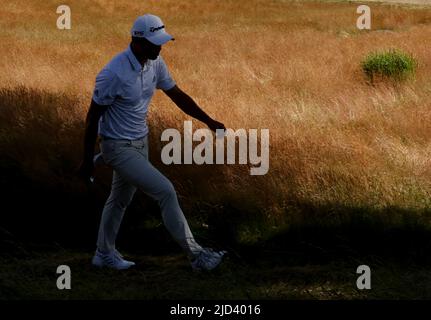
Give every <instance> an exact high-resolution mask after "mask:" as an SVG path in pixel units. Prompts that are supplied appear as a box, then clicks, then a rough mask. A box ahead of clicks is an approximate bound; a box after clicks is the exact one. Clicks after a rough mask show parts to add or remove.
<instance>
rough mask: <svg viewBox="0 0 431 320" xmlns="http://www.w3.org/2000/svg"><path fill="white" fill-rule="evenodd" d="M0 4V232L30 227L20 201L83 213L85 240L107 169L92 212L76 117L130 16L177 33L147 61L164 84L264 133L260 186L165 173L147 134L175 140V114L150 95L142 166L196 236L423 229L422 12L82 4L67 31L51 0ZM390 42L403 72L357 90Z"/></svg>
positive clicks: (427, 177)
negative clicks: (80, 175)
mask: <svg viewBox="0 0 431 320" xmlns="http://www.w3.org/2000/svg"><path fill="white" fill-rule="evenodd" d="M425 2H426V1H425ZM425 4H426V3H425ZM0 5H1V8H2V9H1V11H0V39H1V41H0V53H1V57H2V58H1V59H0V70H1V72H0V152H1V153H0V154H1V157H2V160H1V161H0V165H1V169H2V171H3V172H4V173H5V175H4V178H2V185H1V186H2V189H3V190H5V191H4V194H5V195H7V197H6V198H5V201H8V199H9V200H10V206H9V207H10V209H8V213H9V214H11V215H12V214H13V218H8V219H10V220H11V221H9V222H10V223H9V224H5V225H4V226H5V229H8V230H9V232H11V233H14V232H13V231H11V230H14V227H12V226H16V225H18V223H17V221H22V220H21V219H30V220H31V219H33V220H31V221H37V219H36V218H34V217H32V218H29V217H28V216H29V215H30V213H29V212H30V211H26V213H25V214H24V213H23V212H24V211H23V210H24V208H27V207H32V208H33V209H30V210H35V211H38V212H39V211H40V210H42V209H43V210H45V211H44V212H45V213H39V214H44V215H45V216H47V217H49V219H51V220H50V221H51V222H52V221H57V222H58V221H60V222H59V223H61V224H62V225H63V226H65V228H67V221H68V220H67V219H68V218H69V217H74V213H73V210H77V211H76V212H78V211H79V210H87V209H88V208H90V209H94V211H95V212H94V213H93V216H91V219H90V220H91V221H90V220H88V219H87V220H86V219H85V215H84V214H79V213H76V216H75V217H79V219H81V220H80V222H79V223H78V222H75V223H76V225H75V224H74V226H82V225H83V224H86V223H88V224H91V227H88V228H87V229H86V230H87V231H88V229H90V231H89V234H91V235H93V233H91V232H95V228H96V227H97V220H98V217H99V216H98V215H99V214H100V211H97V210H100V206H101V205H103V201H104V199H106V197H107V192H108V191H109V184H110V172H109V170H105V171H103V170H102V171H101V172H99V173H98V177H97V179H96V181H98V187H97V186H96V191H95V193H94V194H95V196H96V198H97V199H99V200H98V201H99V202H97V203H94V202H91V201H92V200H88V199H87V198H86V196H85V195H83V194H85V193H86V189H85V188H84V186H82V185H81V184H80V182H79V181H78V180H77V179H76V178H75V177H74V170H75V169H76V167H77V166H78V164H79V161H80V159H81V156H82V153H81V149H82V147H81V145H82V138H83V132H84V131H83V130H84V119H85V115H86V111H87V109H88V106H89V103H90V101H91V95H92V90H93V86H94V79H95V76H96V74H97V73H98V71H99V70H100V69H101V68H102V67H103V66H104V65H105V64H106V63H107V62H108V61H109V60H110V59H111V58H112V57H113V56H114V55H115V54H116V53H118V52H119V51H122V50H124V49H125V48H126V47H127V45H128V43H129V41H130V37H129V30H130V27H131V25H132V23H133V21H134V19H135V18H136V17H137V16H138V15H140V14H143V13H146V12H150V13H154V14H157V15H159V16H160V17H161V18H162V19H163V21H164V23H165V25H166V28H167V31H168V32H170V33H171V34H173V35H174V36H175V38H176V41H173V42H170V43H169V44H167V45H165V46H164V47H163V50H162V55H163V57H164V59H165V60H166V62H167V64H168V66H169V68H170V71H171V74H172V75H173V77H174V79H175V80H176V81H177V84H178V85H179V87H181V88H182V89H183V90H184V91H186V92H187V93H189V94H190V95H191V96H192V97H193V98H194V99H195V100H196V101H197V102H198V104H199V105H200V106H201V107H202V108H203V109H204V110H206V111H207V113H209V114H210V115H211V116H213V117H214V118H215V119H217V120H219V121H221V122H223V123H225V125H226V126H227V127H229V128H233V129H238V128H245V129H249V128H258V129H260V128H267V129H269V130H270V169H269V172H268V174H266V175H264V176H250V175H249V168H248V166H244V165H234V166H229V165H223V166H220V165H219V166H201V167H199V166H196V165H193V166H186V165H184V166H165V165H163V164H162V163H161V161H160V150H161V148H162V146H163V144H162V143H161V142H160V134H161V132H162V131H163V130H164V129H166V128H178V129H180V130H181V129H182V125H183V121H184V120H188V119H189V118H188V117H187V116H186V115H184V114H183V113H182V112H181V111H180V110H179V109H178V108H176V107H175V106H174V104H173V103H172V102H171V101H170V100H169V99H168V98H167V97H166V96H164V94H163V93H162V92H158V93H157V94H156V95H155V97H154V99H153V101H152V105H151V109H150V116H149V123H150V135H151V136H150V141H151V146H150V148H151V159H152V161H153V162H154V163H155V164H156V166H157V167H159V168H160V170H161V171H162V172H164V173H166V175H167V176H168V177H169V178H171V179H172V181H173V182H174V185H175V186H176V188H177V191H178V193H179V196H180V200H181V203H182V205H183V207H184V208H185V212H186V214H187V215H188V216H190V217H191V218H194V220H193V221H196V222H195V226H196V227H198V226H199V225H200V223H201V222H202V221H201V220H202V219H204V218H203V217H205V218H206V217H207V216H205V215H206V214H210V218H211V219H212V220H211V221H215V222H214V224H215V225H220V229H221V230H223V222H224V223H230V224H231V226H230V227H231V228H232V227H235V228H238V230H236V231H232V232H234V233H235V232H236V234H235V239H236V240H235V241H238V242H244V243H258V242H259V241H260V240H262V239H269V238H271V237H272V236H273V235H274V233H276V232H278V231H280V230H285V229H292V228H293V229H295V228H296V229H295V230H297V229H298V230H302V229H301V228H304V230H306V229H305V228H306V227H307V228H311V229H310V230H311V231H309V232H310V234H313V232H314V231H313V230H316V228H317V229H319V228H328V229H324V230H329V231H321V232H322V234H323V235H325V234H330V233H331V232H332V231H331V230H334V229H330V228H335V229H336V228H339V229H337V230H342V228H346V229H345V231H343V232H344V233H346V234H349V232H350V230H351V229H349V228H353V229H355V228H356V223H359V222H360V223H363V225H365V226H366V227H364V230H365V231H367V230H368V231H369V230H370V228H371V230H374V231H375V234H373V232H371V233H370V234H371V235H374V236H375V239H379V237H380V236H379V234H380V233H379V232H380V231H382V232H383V231H387V230H391V228H394V229H395V230H399V229H403V228H411V229H409V230H416V229H415V228H420V229H421V230H422V229H426V230H428V229H427V228H428V227H429V226H430V223H429V222H430V217H431V210H430V208H431V197H430V196H431V184H430V181H431V160H430V159H431V143H430V141H431V140H430V136H431V112H430V108H431V7H430V8H428V7H427V6H408V5H393V4H392V5H388V4H376V3H369V6H370V7H371V10H372V30H369V31H366V30H364V31H360V30H358V29H357V28H356V19H357V17H358V14H357V13H356V7H357V4H356V3H352V2H344V1H338V2H332V1H330V2H319V1H288V0H286V1H281V0H280V1H277V0H273V1H263V0H252V1H239V0H226V1H198V0H190V1H178V0H165V1H145V2H142V1H108V0H106V1H102V0H97V1H89V0H83V1H69V2H68V5H69V6H70V7H71V10H72V29H71V30H58V29H57V28H56V19H57V17H58V14H56V8H57V6H58V1H52V0H47V1H42V2H41V1H34V0H28V1H4V0H0ZM391 48H396V49H400V50H403V51H405V52H408V53H410V54H411V55H413V56H414V57H415V59H416V60H417V61H418V62H419V65H418V69H417V72H416V76H415V78H414V79H410V80H408V81H405V82H400V83H392V82H390V81H382V82H379V83H377V84H375V85H370V84H369V83H368V82H367V80H366V78H365V77H364V75H363V73H362V70H361V67H360V63H361V61H362V59H363V58H364V57H365V56H366V55H367V54H368V53H370V52H373V51H378V50H385V49H391ZM200 126H202V124H200V123H199V122H198V121H194V127H195V128H197V127H200ZM24 181H25V182H24ZM35 195H37V198H36V196H35ZM28 197H30V198H31V199H32V200H31V201H30V200H28V201H26V200H25V199H28ZM139 197H140V196H138V197H137V198H138V199H137V200H136V202H139V201H144V202H145V201H147V200H145V199H144V200H140V199H141V198H139ZM33 198H34V199H33ZM40 199H43V200H40ZM53 203H54V204H53ZM80 203H86V206H87V207H86V208H87V209H83V208H84V207H85V206H84V205H80ZM88 203H90V205H89V206H88V205H87V204H88ZM139 203H141V202H139ZM139 203H137V204H136V203H135V206H134V207H133V206H132V208H131V210H132V211H133V210H134V211H133V212H138V211H140V210H141V209H142V208H141V207H139ZM62 206H63V207H62ZM63 209H64V212H65V213H64V214H61V212H62V210H63ZM90 209H88V210H90ZM68 210H69V211H68ZM152 210H155V209H154V208H153V209H152ZM48 211H55V212H56V213H55V214H48V213H46V212H48ZM141 211H142V210H141ZM67 212H68V213H67ZM33 214H35V212H33ZM26 215H27V216H26ZM217 215H220V217H217ZM235 215H237V218H235ZM65 217H68V218H65ZM87 217H88V216H87ZM133 217H134V218H133V219H136V221H139V219H138V218H136V217H137V215H136V216H133ZM250 217H252V218H250ZM13 219H15V220H16V221H12V220H13ZM47 219H48V218H47ZM56 219H58V220H56ZM133 221H135V220H133ZM250 221H257V222H256V223H253V222H250ZM358 221H359V222H358ZM205 222H207V221H205ZM131 224H132V223H131ZM243 224H245V225H246V226H243ZM16 229H17V230H19V228H16ZM27 229H30V227H28V228H27ZM228 229H229V230H230V228H228ZM359 229H360V227H359ZM126 230H128V229H127V227H126ZM274 230H275V231H274ZM307 230H308V229H307ZM319 230H320V229H319ZM355 230H356V229H355ZM361 230H362V229H361ZM16 232H17V234H19V231H16ZM57 232H58V234H60V233H61V232H60V231H58V230H57ZM124 232H127V231H124ZM304 232H305V231H304ZM325 232H328V233H325ZM361 232H362V231H361ZM300 234H301V233H300ZM304 234H305V233H304ZM304 234H302V235H301V236H299V238H301V239H302V237H305V236H304ZM94 235H95V233H94ZM355 235H356V234H355ZM357 236H358V237H362V236H363V237H366V236H367V234H364V233H360V232H358V234H357ZM221 238H222V237H221ZM90 239H91V238H90ZM271 239H272V238H271ZM288 239H290V238H289V237H288ZM424 239H427V240H429V236H428V235H426V236H425V235H424ZM48 240H49V239H48ZM274 241H275V240H274ZM358 241H359V240H358ZM359 242H360V241H359ZM90 245H92V243H91V244H89V245H88V246H90ZM389 245H390V244H389ZM424 245H427V246H428V247H426V248H427V249H426V248H425V247H424V251H425V252H428V251H427V250H429V243H427V244H426V243H425V244H424ZM125 246H126V247H127V244H126V245H125ZM369 246H370V247H371V248H372V247H373V243H370V245H369ZM421 252H422V251H421ZM391 281H392V280H391ZM289 290H290V289H289ZM426 290H428V291H426ZM426 290H425V289H423V291H422V292H421V293H417V294H418V295H419V296H423V295H425V294H429V288H428V287H427V289H426ZM424 292H426V293H424ZM256 295H259V294H257V293H256ZM275 296H277V294H273V295H270V297H275ZM279 296H283V297H287V296H289V295H288V294H285V293H284V294H283V293H280V295H279ZM342 296H343V295H342V294H341V296H340V297H342ZM377 296H385V293H382V294H381V295H379V294H377ZM298 297H300V298H301V297H304V296H303V295H300V296H298ZM345 297H347V298H351V297H354V295H350V294H346V296H345ZM428 297H429V296H428ZM324 298H331V296H325V297H324Z"/></svg>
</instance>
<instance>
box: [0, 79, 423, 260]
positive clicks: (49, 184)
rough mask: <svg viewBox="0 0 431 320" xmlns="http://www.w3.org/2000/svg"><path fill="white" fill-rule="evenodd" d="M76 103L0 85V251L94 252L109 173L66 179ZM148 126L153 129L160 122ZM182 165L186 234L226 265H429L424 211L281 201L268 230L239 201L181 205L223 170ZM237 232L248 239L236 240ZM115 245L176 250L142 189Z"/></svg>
mask: <svg viewBox="0 0 431 320" xmlns="http://www.w3.org/2000/svg"><path fill="white" fill-rule="evenodd" d="M80 103H81V102H80V101H79V99H78V98H77V97H70V96H67V95H64V94H54V93H49V92H44V91H37V90H32V89H26V88H23V87H20V88H15V89H13V90H10V89H0V110H1V112H0V127H1V128H2V131H1V135H0V155H1V157H0V172H1V180H0V192H1V194H2V199H3V203H2V208H3V209H2V214H1V223H0V243H1V244H0V246H1V249H2V252H3V253H9V254H12V255H13V254H14V253H15V251H16V253H17V254H19V252H20V251H19V247H21V248H27V249H26V250H29V248H30V250H33V249H34V250H37V249H38V248H39V249H43V250H44V249H46V248H54V249H55V248H57V247H60V248H61V247H65V248H71V249H83V250H85V251H86V252H92V251H93V250H94V248H95V242H96V237H97V228H98V223H99V220H100V215H101V213H102V209H103V205H104V202H105V201H106V199H107V197H108V195H109V191H110V181H111V174H112V172H111V170H110V169H109V168H104V169H101V170H100V171H99V172H98V173H97V179H96V183H94V184H93V185H85V184H84V183H82V181H80V180H79V179H78V178H77V177H76V176H75V170H76V169H77V166H78V164H79V162H80V157H81V145H82V136H83V131H84V123H83V120H77V119H80V117H79V116H78V115H77V114H75V115H74V112H75V113H77V111H76V110H77V109H79V108H76V106H77V105H79V104H80ZM53 106H55V107H53ZM67 110H69V111H70V113H71V114H67V112H66V111H67ZM74 110H75V111H74ZM153 121H155V122H156V124H155V127H157V128H158V129H157V130H159V131H160V130H161V129H160V126H159V125H158V123H157V122H158V121H160V119H157V118H154V119H153ZM166 126H169V124H166ZM157 130H156V132H155V134H154V135H153V136H152V138H151V140H150V144H151V146H154V147H150V148H152V149H151V150H152V151H151V152H152V154H153V156H152V157H153V158H154V163H155V165H156V166H159V165H160V159H159V158H158V157H157V153H159V151H160V150H159V149H158V147H159V146H160V144H159V141H157V139H156V137H157V136H158V135H157V133H160V132H158V131H157ZM191 169H193V170H194V171H195V173H194V177H193V178H191V179H187V183H188V184H190V186H189V185H187V183H185V184H184V185H182V186H180V188H179V189H180V191H181V193H182V194H183V195H185V196H184V197H180V201H181V202H182V204H185V206H186V207H187V208H188V209H190V210H188V213H187V215H188V217H189V218H190V222H191V224H192V225H193V231H194V233H195V235H196V237H197V239H198V240H199V241H200V242H202V243H204V244H206V245H210V246H213V247H216V248H226V249H228V250H230V251H231V252H232V258H233V259H238V260H242V259H243V260H244V261H248V262H250V263H253V261H258V260H259V259H268V261H272V262H273V263H288V264H296V263H299V264H307V263H325V262H330V261H333V260H334V259H343V257H358V258H360V257H364V256H366V255H369V256H376V257H381V258H391V259H392V258H393V259H397V260H399V261H400V262H402V263H409V262H412V263H413V262H414V263H421V264H429V263H430V256H431V255H430V253H431V252H430V250H431V231H430V229H429V226H430V223H429V222H430V216H431V212H430V211H425V212H416V211H414V210H404V209H401V208H385V209H381V210H376V209H370V208H355V207H342V206H340V205H339V204H337V203H329V204H327V205H325V206H316V205H314V204H312V203H306V202H304V201H302V202H300V201H297V202H292V203H291V204H290V205H289V208H290V209H289V210H294V211H295V212H293V213H292V212H290V211H288V210H287V209H286V212H285V216H286V219H285V221H286V223H285V224H284V225H282V226H275V227H274V226H273V225H271V223H269V222H268V221H267V220H266V218H264V217H263V215H262V214H260V213H259V208H255V210H254V212H249V211H248V210H247V209H244V208H247V207H246V206H245V207H241V204H239V205H238V204H233V203H230V202H226V203H208V202H202V203H200V202H199V201H196V202H193V201H194V200H196V199H197V198H191V199H187V195H190V194H193V192H194V189H195V188H197V187H196V185H194V180H193V179H195V180H199V181H197V182H196V183H198V182H199V183H205V182H206V181H209V180H210V179H212V178H213V177H221V178H220V179H223V168H222V166H212V167H211V168H208V167H205V166H199V167H197V168H196V169H194V168H192V166H189V167H187V166H184V168H183V167H182V170H185V172H186V173H184V176H187V172H188V171H187V170H191ZM175 170H177V169H176V168H173V167H171V168H168V169H166V172H167V173H166V174H167V176H168V177H169V178H172V179H173V180H174V181H175V180H176V179H178V175H177V176H175V175H174V174H175ZM162 171H163V172H165V171H164V170H162ZM181 177H183V176H181ZM174 184H175V182H174ZM197 185H198V184H197ZM250 200H253V199H250ZM245 231H246V232H248V233H249V234H251V237H250V239H252V241H244V237H243V236H242V233H243V232H245ZM254 233H256V234H254ZM118 246H119V247H120V248H125V249H126V250H128V251H133V252H139V253H143V254H152V255H158V254H160V255H163V254H165V253H169V252H172V253H178V252H180V251H179V248H178V246H177V245H176V243H174V242H173V240H172V239H171V237H170V236H169V234H168V233H167V231H166V229H165V228H164V226H163V223H162V219H161V216H160V212H159V208H158V206H157V204H156V203H155V202H154V201H152V200H151V199H150V198H148V197H147V196H145V195H144V194H142V193H141V192H138V193H137V194H136V195H135V197H134V200H133V201H132V203H131V205H130V206H129V208H128V210H127V213H126V215H125V218H124V220H123V224H122V228H121V230H120V234H119V239H118ZM23 252H24V251H23Z"/></svg>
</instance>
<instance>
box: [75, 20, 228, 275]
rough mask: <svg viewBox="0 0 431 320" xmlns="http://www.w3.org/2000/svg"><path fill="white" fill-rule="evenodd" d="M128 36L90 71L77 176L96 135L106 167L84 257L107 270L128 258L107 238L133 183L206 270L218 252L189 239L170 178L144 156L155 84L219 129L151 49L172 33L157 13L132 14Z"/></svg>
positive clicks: (89, 159) (84, 169) (84, 172)
mask: <svg viewBox="0 0 431 320" xmlns="http://www.w3.org/2000/svg"><path fill="white" fill-rule="evenodd" d="M131 35H132V41H131V43H130V45H129V47H128V48H127V49H126V50H125V51H123V52H121V53H120V54H118V55H117V56H115V57H114V58H113V59H112V60H111V61H110V62H109V63H108V64H107V65H106V66H105V67H104V68H103V69H102V70H101V71H100V73H99V74H98V75H97V77H96V85H95V89H94V92H93V98H92V101H91V105H90V108H89V111H88V114H87V118H86V129H85V138H84V160H83V162H82V163H81V166H80V169H79V173H80V175H81V176H82V177H83V178H85V179H90V178H91V177H92V175H93V172H94V162H93V160H94V159H95V158H97V156H96V157H94V145H95V143H96V139H97V135H98V134H99V135H100V138H101V142H100V149H101V157H102V158H103V161H104V162H105V163H106V164H108V165H109V166H111V167H112V168H113V170H114V172H113V179H112V188H111V193H110V195H109V198H108V200H107V201H106V203H105V206H104V209H103V213H102V218H101V222H100V227H99V234H98V240H97V250H96V253H95V255H94V257H93V260H92V263H93V264H94V265H96V266H99V267H105V266H106V267H110V268H114V269H128V268H129V267H131V266H133V265H134V263H133V262H131V261H127V260H125V259H123V257H122V256H121V254H120V253H119V252H118V251H117V250H116V248H115V240H116V237H117V233H118V230H119V228H120V224H121V220H122V218H123V215H124V212H125V210H126V208H127V206H128V205H129V203H130V202H131V200H132V198H133V195H134V193H135V191H136V190H137V189H140V190H142V191H143V192H144V193H146V194H147V195H149V196H150V197H152V198H153V199H155V200H156V201H157V202H158V204H159V206H160V209H161V213H162V218H163V222H164V224H165V226H166V228H167V229H168V231H169V233H170V234H171V235H172V237H173V238H174V239H175V240H176V241H177V242H178V244H179V245H180V246H181V247H182V248H183V250H184V251H185V253H186V254H187V256H188V258H189V259H190V261H191V265H192V268H193V269H195V270H212V269H214V268H215V267H217V266H218V265H219V264H220V262H221V260H222V258H223V255H224V253H225V252H224V251H220V252H217V251H214V250H212V249H210V248H203V247H201V246H200V245H199V244H198V243H197V242H196V240H195V239H194V237H193V235H192V232H191V231H190V228H189V225H188V223H187V220H186V218H185V217H184V214H183V212H182V210H181V208H180V206H179V203H178V199H177V195H176V192H175V189H174V187H173V185H172V183H171V182H170V181H169V180H168V179H167V178H166V177H165V176H164V175H163V174H162V173H160V172H159V171H158V170H157V169H156V168H155V167H153V166H152V164H151V163H150V162H149V160H148V126H147V123H146V117H147V112H148V106H149V104H150V100H151V98H152V96H153V94H154V91H155V89H161V90H163V92H164V93H165V94H166V95H167V96H168V97H169V98H170V99H171V100H172V101H173V102H174V103H175V104H176V105H177V106H178V107H179V108H180V109H181V110H183V111H184V112H185V113H186V114H188V115H190V116H192V117H194V118H195V119H198V120H200V121H202V122H204V123H205V124H207V125H208V127H209V128H210V129H211V130H213V131H215V130H216V129H226V128H225V126H224V125H223V124H222V123H220V122H218V121H215V120H213V119H212V118H210V117H209V116H208V115H207V114H206V113H205V112H204V111H203V110H201V109H200V108H199V106H198V105H197V104H196V103H195V102H194V101H193V99H192V98H190V97H189V96H188V95H187V94H186V93H184V92H183V91H182V90H181V89H180V88H178V86H177V85H176V84H175V81H174V80H173V79H172V78H171V76H170V74H169V71H168V68H167V66H166V64H165V62H164V60H163V58H162V57H161V56H160V55H159V53H160V50H161V46H162V45H163V44H165V43H166V42H168V41H170V40H174V38H173V37H172V36H171V35H169V34H168V33H167V32H166V31H165V26H164V24H163V22H162V20H161V19H160V18H159V17H157V16H154V15H150V14H146V15H143V16H140V17H138V19H137V20H136V21H135V23H134V24H133V27H132V30H131Z"/></svg>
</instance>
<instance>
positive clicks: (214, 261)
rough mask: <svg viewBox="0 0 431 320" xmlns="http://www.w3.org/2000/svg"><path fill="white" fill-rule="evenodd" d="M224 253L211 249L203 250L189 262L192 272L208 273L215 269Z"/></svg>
mask: <svg viewBox="0 0 431 320" xmlns="http://www.w3.org/2000/svg"><path fill="white" fill-rule="evenodd" d="M225 254H226V251H214V250H213V249H211V248H204V249H203V250H202V251H201V252H199V253H198V255H197V256H196V257H195V258H194V259H193V260H192V261H191V265H192V268H193V270H195V271H203V270H205V271H210V270H213V269H215V268H216V267H217V266H218V265H219V264H220V262H221V261H222V259H223V256H224V255H225Z"/></svg>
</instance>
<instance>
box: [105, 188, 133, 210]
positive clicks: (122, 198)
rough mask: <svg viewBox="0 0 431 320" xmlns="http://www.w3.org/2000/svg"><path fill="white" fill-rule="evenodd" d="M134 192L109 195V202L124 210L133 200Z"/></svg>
mask: <svg viewBox="0 0 431 320" xmlns="http://www.w3.org/2000/svg"><path fill="white" fill-rule="evenodd" d="M133 195H134V192H133V193H132V192H128V193H123V194H112V193H111V195H110V196H109V199H108V203H110V204H111V205H113V206H115V207H117V208H119V209H121V210H123V209H126V208H127V206H128V205H129V204H130V203H131V202H132V199H133Z"/></svg>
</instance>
